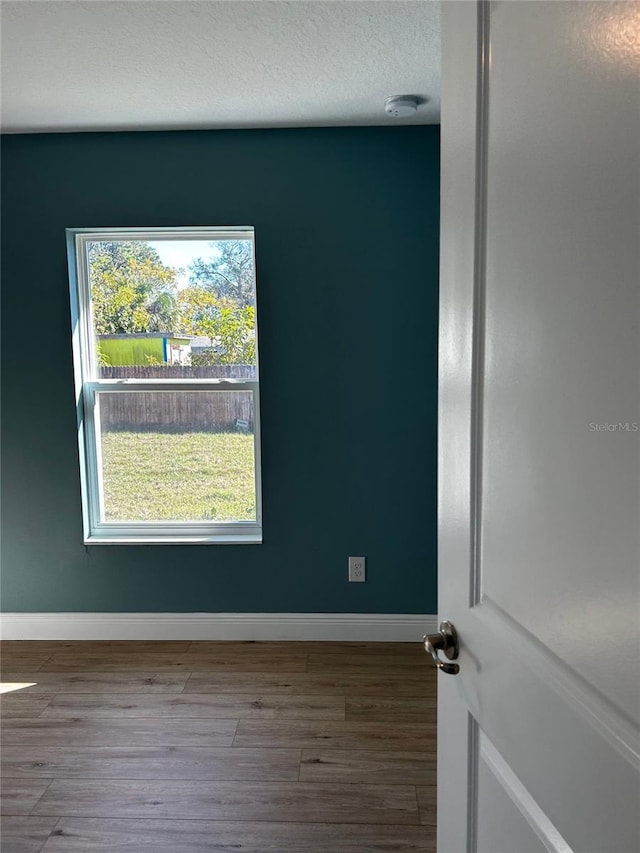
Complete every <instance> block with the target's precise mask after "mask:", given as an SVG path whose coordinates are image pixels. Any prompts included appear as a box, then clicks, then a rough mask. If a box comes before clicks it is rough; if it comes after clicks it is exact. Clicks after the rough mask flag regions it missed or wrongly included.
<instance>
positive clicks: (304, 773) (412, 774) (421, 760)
mask: <svg viewBox="0 0 640 853" xmlns="http://www.w3.org/2000/svg"><path fill="white" fill-rule="evenodd" d="M435 774H436V759H435V755H434V754H433V753H431V752H394V751H392V750H381V749H303V750H302V758H301V760H300V781H301V782H351V783H361V782H374V783H380V784H383V785H435Z"/></svg>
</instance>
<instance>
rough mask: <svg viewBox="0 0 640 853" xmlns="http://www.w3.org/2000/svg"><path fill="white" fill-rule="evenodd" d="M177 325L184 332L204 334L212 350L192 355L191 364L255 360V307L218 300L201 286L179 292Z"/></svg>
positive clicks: (249, 362)
mask: <svg viewBox="0 0 640 853" xmlns="http://www.w3.org/2000/svg"><path fill="white" fill-rule="evenodd" d="M178 317H179V319H178V326H179V329H180V331H181V332H183V333H184V334H187V335H202V336H203V337H207V338H208V339H209V342H210V344H211V349H210V350H209V351H208V352H206V353H202V354H197V355H193V356H192V357H191V363H192V364H194V365H205V364H253V363H254V362H255V360H256V335H255V309H254V307H253V306H252V305H245V306H238V305H236V304H234V303H233V302H231V301H230V300H228V299H220V298H219V297H217V296H216V295H215V294H214V293H212V292H211V291H210V290H207V289H205V288H203V287H186V288H184V290H181V291H180V293H179V294H178Z"/></svg>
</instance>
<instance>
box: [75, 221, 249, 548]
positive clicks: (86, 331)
mask: <svg viewBox="0 0 640 853" xmlns="http://www.w3.org/2000/svg"><path fill="white" fill-rule="evenodd" d="M66 235H67V255H68V260H69V283H70V291H71V328H72V336H73V367H74V377H75V391H76V412H77V423H78V448H79V455H80V486H81V492H82V518H83V536H84V543H85V544H87V545H104V544H120V545H123V544H150V543H164V544H186V543H191V544H207V543H220V544H258V543H260V542H262V483H261V467H262V466H261V454H260V392H259V375H260V374H259V370H258V338H257V336H258V329H257V319H256V379H255V380H251V381H245V380H241V379H170V380H164V379H145V380H142V379H140V380H139V379H101V378H100V372H99V367H98V363H97V358H96V348H95V346H94V340H93V322H92V314H91V291H90V282H89V260H88V251H87V244H88V243H92V242H95V241H100V242H111V241H114V242H115V241H120V242H127V241H132V240H143V241H148V240H151V241H154V242H156V241H159V240H175V239H181V240H189V239H191V240H203V241H206V242H213V241H214V240H234V239H243V240H247V239H250V240H251V241H252V243H253V249H254V292H255V234H254V229H253V228H252V227H249V226H240V227H234V228H224V227H206V228H205V227H202V228H67V229H66ZM136 391H138V392H139V391H153V392H155V393H158V392H163V391H167V392H170V391H189V392H194V391H195V392H198V391H250V392H251V393H252V394H253V412H254V465H255V495H256V520H255V521H234V522H224V523H222V522H219V523H216V522H208V521H207V522H195V521H184V522H182V521H166V522H163V521H148V522H145V521H137V522H109V521H103V520H101V513H100V503H101V499H100V495H101V493H102V482H101V478H102V466H101V464H100V435H99V432H98V431H97V430H96V423H95V416H94V413H95V407H96V400H97V395H98V394H105V393H106V394H108V393H115V392H117V393H127V392H136Z"/></svg>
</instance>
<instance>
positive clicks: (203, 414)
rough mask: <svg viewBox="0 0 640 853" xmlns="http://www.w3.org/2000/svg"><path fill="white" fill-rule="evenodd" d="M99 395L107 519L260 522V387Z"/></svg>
mask: <svg viewBox="0 0 640 853" xmlns="http://www.w3.org/2000/svg"><path fill="white" fill-rule="evenodd" d="M96 397H97V401H96V408H95V420H96V433H97V445H98V468H99V473H100V476H101V479H102V487H101V517H102V520H103V521H106V522H119V521H193V522H207V521H213V522H228V521H255V520H256V490H255V458H254V435H253V430H254V399H253V392H251V391H198V392H195V391H163V392H148V391H135V392H109V393H98V394H97V395H96Z"/></svg>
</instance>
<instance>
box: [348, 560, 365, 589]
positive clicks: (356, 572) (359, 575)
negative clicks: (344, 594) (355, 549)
mask: <svg viewBox="0 0 640 853" xmlns="http://www.w3.org/2000/svg"><path fill="white" fill-rule="evenodd" d="M364 581H365V558H364V557H349V582H350V583H364Z"/></svg>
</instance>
